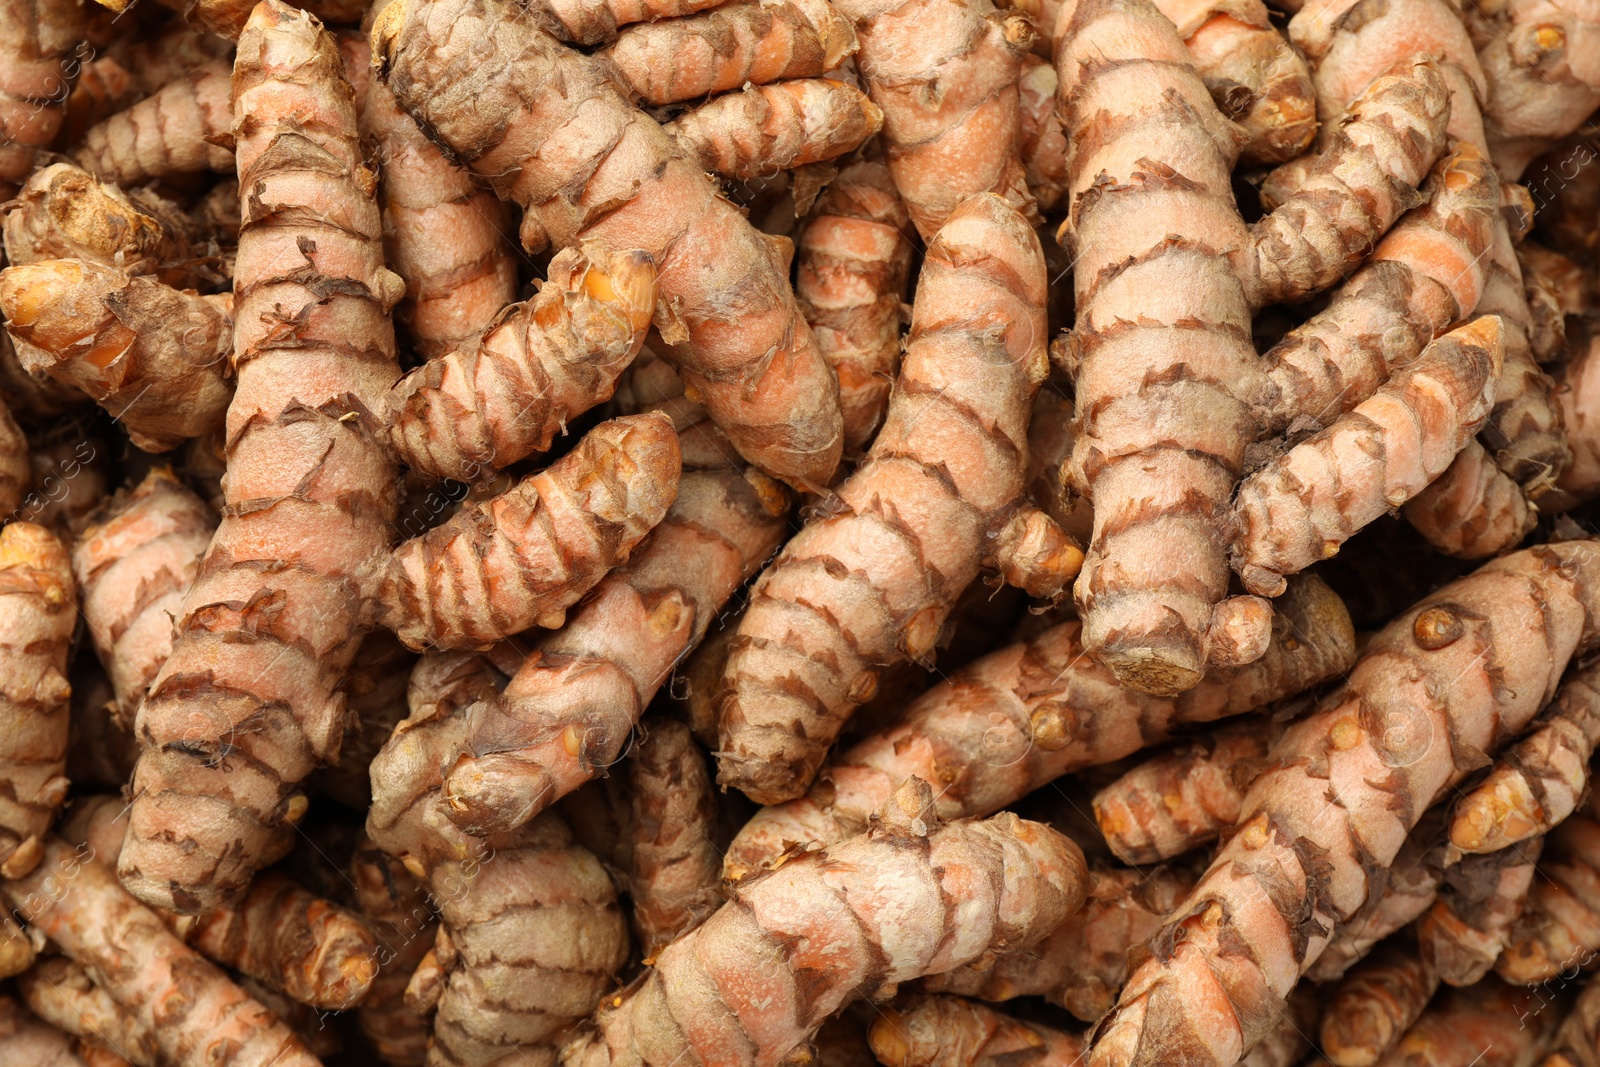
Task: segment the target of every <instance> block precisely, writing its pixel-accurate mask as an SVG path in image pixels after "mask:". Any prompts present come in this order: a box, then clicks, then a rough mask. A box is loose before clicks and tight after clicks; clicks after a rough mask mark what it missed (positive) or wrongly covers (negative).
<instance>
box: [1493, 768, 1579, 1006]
mask: <svg viewBox="0 0 1600 1067" xmlns="http://www.w3.org/2000/svg"><path fill="white" fill-rule="evenodd" d="M1517 847H1524V848H1525V847H1526V846H1525V845H1524V846H1512V848H1513V849H1515V848H1517ZM1596 949H1600V811H1597V809H1596V807H1595V801H1594V799H1593V798H1592V797H1591V799H1590V802H1589V803H1588V804H1586V805H1584V807H1583V809H1582V810H1580V811H1578V812H1575V813H1574V814H1573V815H1571V816H1570V817H1569V818H1567V819H1566V821H1564V822H1563V823H1561V825H1559V826H1557V827H1556V828H1555V829H1554V830H1552V831H1551V832H1550V834H1549V836H1547V837H1546V838H1545V846H1544V853H1543V855H1542V857H1541V859H1540V861H1539V877H1538V878H1537V879H1536V880H1535V881H1534V883H1533V888H1532V889H1530V890H1529V891H1528V899H1527V905H1526V907H1525V908H1524V910H1523V912H1522V915H1521V917H1520V918H1518V919H1517V921H1516V924H1515V925H1514V926H1513V927H1512V929H1511V936H1510V943H1509V944H1508V945H1507V946H1506V949H1505V951H1504V952H1503V953H1502V954H1501V956H1500V959H1499V962H1498V963H1497V964H1496V965H1495V971H1496V973H1498V974H1499V975H1500V977H1501V978H1504V979H1505V980H1506V981H1508V982H1519V983H1522V984H1525V985H1532V984H1534V983H1537V982H1543V981H1545V980H1546V979H1549V978H1552V977H1554V976H1555V975H1558V974H1560V973H1561V972H1562V971H1564V970H1566V969H1567V968H1569V967H1571V966H1586V965H1587V964H1588V963H1589V962H1590V961H1591V960H1592V958H1593V956H1594V953H1595V950H1596Z"/></svg>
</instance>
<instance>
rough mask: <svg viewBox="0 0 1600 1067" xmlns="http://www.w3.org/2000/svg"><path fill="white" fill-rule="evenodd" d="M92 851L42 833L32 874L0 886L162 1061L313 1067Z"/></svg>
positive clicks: (200, 1066) (201, 1066)
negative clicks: (138, 1026) (149, 1036)
mask: <svg viewBox="0 0 1600 1067" xmlns="http://www.w3.org/2000/svg"><path fill="white" fill-rule="evenodd" d="M94 855H95V850H94V849H93V848H92V847H90V846H88V845H87V844H85V845H80V846H78V847H74V846H72V845H69V844H67V843H66V842H65V841H63V840H61V839H60V838H57V837H51V838H49V839H48V841H47V842H46V844H45V846H44V855H43V861H42V862H41V863H40V864H39V866H38V867H37V868H36V869H35V870H34V871H33V873H32V874H30V875H28V876H27V877H25V878H22V879H18V880H15V881H10V882H3V883H0V893H3V894H4V896H5V898H6V900H7V901H8V902H9V903H10V905H11V907H12V908H13V909H15V913H16V914H17V915H18V916H20V917H21V918H23V919H25V920H26V921H27V922H28V923H29V925H31V926H34V927H37V928H38V929H39V930H40V931H41V932H42V933H43V934H44V935H45V936H47V937H48V938H49V939H50V940H51V941H53V942H54V943H55V945H56V947H57V948H58V949H60V951H61V952H62V953H63V954H64V955H66V956H67V957H68V958H70V959H72V960H74V961H75V962H77V963H79V964H81V965H82V966H83V967H84V969H85V970H86V971H87V972H88V974H89V976H90V977H91V978H93V980H94V982H95V984H96V985H98V986H99V987H100V988H101V989H103V990H105V991H106V993H107V994H109V995H110V996H111V997H112V998H113V999H114V1000H116V1001H117V1002H118V1003H119V1004H121V1005H122V1006H123V1008H125V1009H126V1010H127V1011H128V1012H129V1013H130V1014H131V1015H133V1016H134V1017H135V1018H136V1019H138V1020H139V1021H140V1022H141V1023H142V1024H143V1025H144V1026H145V1027H146V1028H147V1029H149V1030H150V1031H152V1032H154V1034H155V1036H156V1044H157V1048H158V1050H159V1052H160V1054H161V1056H162V1057H163V1059H164V1060H165V1061H166V1062H167V1063H169V1064H171V1065H172V1067H207V1065H212V1064H216V1063H228V1064H230V1065H238V1067H269V1065H270V1067H318V1060H317V1059H316V1057H315V1056H313V1055H312V1054H311V1053H310V1052H309V1051H307V1049H306V1048H305V1046H304V1045H303V1044H301V1042H300V1040H299V1039H298V1038H296V1037H295V1036H294V1035H293V1034H292V1033H291V1032H290V1031H289V1029H288V1028H287V1027H286V1026H284V1025H283V1024H282V1023H280V1022H278V1021H277V1019H276V1018H274V1017H273V1016H272V1015H271V1013H269V1012H268V1011H267V1009H266V1008H264V1007H262V1006H261V1004H260V1003H258V1002H257V1001H255V1000H252V999H251V998H250V997H248V996H247V995H246V994H245V993H244V991H243V990H241V989H240V988H239V987H238V986H237V985H235V984H234V983H233V982H232V981H230V980H229V979H228V977H227V975H226V974H224V973H223V971H222V969H221V968H219V967H217V966H216V965H215V964H213V963H210V962H209V961H207V960H206V959H204V958H203V957H201V956H200V955H199V954H197V953H196V952H195V951H194V950H193V949H191V948H189V947H188V946H186V945H184V944H183V942H181V941H179V940H178V938H177V937H175V936H174V935H173V934H172V932H171V931H169V930H168V929H167V928H166V926H165V925H164V924H163V922H162V920H161V918H159V917H158V916H157V913H156V912H154V911H152V910H151V909H149V908H147V907H145V906H144V905H142V904H140V903H139V902H138V901H137V900H135V899H134V898H133V897H132V896H131V895H130V894H129V893H128V892H127V891H126V890H124V889H123V888H122V886H121V885H119V884H118V882H117V876H116V873H115V872H114V871H112V869H111V867H110V866H109V865H108V864H104V863H99V862H96V861H95V859H94Z"/></svg>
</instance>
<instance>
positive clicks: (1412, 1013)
mask: <svg viewBox="0 0 1600 1067" xmlns="http://www.w3.org/2000/svg"><path fill="white" fill-rule="evenodd" d="M1438 988H1439V975H1438V973H1437V972H1436V971H1435V970H1434V969H1433V967H1432V966H1431V965H1430V964H1429V963H1428V961H1427V960H1426V959H1425V958H1424V957H1423V956H1422V954H1421V953H1420V952H1418V951H1417V946H1416V945H1415V944H1414V943H1411V942H1410V941H1409V940H1405V939H1395V940H1389V941H1385V942H1384V943H1383V944H1382V945H1381V946H1380V947H1379V948H1378V950H1377V951H1376V952H1374V953H1373V954H1372V955H1371V956H1368V957H1367V958H1366V959H1364V960H1362V961H1361V962H1360V963H1358V964H1356V965H1355V967H1354V968H1352V969H1351V970H1350V972H1349V973H1348V974H1346V975H1345V976H1344V979H1343V980H1342V981H1341V982H1340V983H1339V985H1338V986H1337V987H1336V988H1335V989H1334V990H1333V991H1332V992H1331V993H1330V994H1329V995H1328V1001H1327V1005H1328V1006H1327V1010H1326V1011H1324V1012H1323V1013H1322V1022H1321V1025H1320V1029H1319V1031H1318V1037H1319V1038H1320V1041H1319V1042H1318V1044H1319V1046H1320V1047H1321V1049H1322V1054H1323V1055H1324V1056H1326V1057H1327V1058H1328V1060H1329V1062H1331V1063H1333V1064H1334V1065H1335V1067H1372V1065H1373V1064H1375V1063H1377V1062H1378V1060H1379V1058H1380V1057H1382V1056H1383V1055H1384V1054H1385V1053H1386V1052H1388V1051H1389V1050H1390V1049H1392V1048H1393V1047H1394V1046H1395V1045H1396V1044H1398V1043H1399V1041H1400V1038H1401V1037H1402V1036H1403V1035H1404V1034H1405V1032H1406V1031H1407V1030H1409V1029H1411V1024H1412V1023H1414V1022H1416V1021H1417V1017H1418V1016H1420V1015H1421V1014H1422V1010H1423V1009H1424V1008H1426V1007H1427V1006H1428V1001H1429V1000H1431V999H1432V998H1433V994H1434V991H1435V990H1437V989H1438Z"/></svg>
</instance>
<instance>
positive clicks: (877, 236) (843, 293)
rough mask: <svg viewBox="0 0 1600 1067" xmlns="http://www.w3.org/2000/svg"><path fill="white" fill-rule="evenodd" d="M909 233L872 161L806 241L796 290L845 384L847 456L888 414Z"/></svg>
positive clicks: (850, 179)
mask: <svg viewBox="0 0 1600 1067" xmlns="http://www.w3.org/2000/svg"><path fill="white" fill-rule="evenodd" d="M1051 103H1052V106H1053V104H1054V95H1053V94H1052V97H1051ZM910 233H911V216H910V215H909V214H908V213H907V212H906V208H905V204H904V203H902V202H901V200H900V194H899V192H898V191H897V190H896V189H895V186H894V180H893V179H892V178H891V177H890V175H889V168H888V167H886V166H884V165H883V164H882V163H872V162H862V163H853V164H851V165H850V166H848V167H845V168H844V169H843V170H841V171H840V172H839V176H838V177H837V178H835V179H834V180H833V182H832V183H830V184H829V186H828V188H827V190H826V191H825V192H823V194H822V195H821V196H820V197H818V198H817V202H816V205H815V206H814V207H813V208H812V209H811V215H810V218H809V219H808V220H807V221H806V224H805V228H804V229H803V230H802V231H801V232H800V247H799V255H798V258H799V268H798V273H797V274H796V278H795V286H794V291H795V295H796V296H797V297H799V299H800V313H801V314H802V315H804V316H805V319H806V321H807V322H808V323H810V324H811V330H812V333H813V334H815V335H816V339H817V349H818V351H820V352H821V353H822V358H823V359H825V360H827V362H828V365H829V366H830V367H832V368H833V370H834V372H835V373H836V374H837V375H838V376H839V406H840V408H841V409H842V410H843V412H844V450H845V454H846V455H848V456H858V455H860V454H861V453H862V452H863V451H864V450H865V449H866V447H867V445H869V444H870V443H871V442H872V437H873V435H874V434H876V433H877V432H878V426H879V425H880V424H881V423H882V422H883V416H884V412H885V411H886V410H887V408H888V406H889V391H890V387H891V385H892V384H893V382H894V378H895V372H896V371H897V370H898V369H899V366H900V324H901V323H902V322H903V321H904V319H905V311H904V307H905V303H904V301H905V297H906V287H907V283H908V281H909V279H910V275H911V256H912V247H911V240H910Z"/></svg>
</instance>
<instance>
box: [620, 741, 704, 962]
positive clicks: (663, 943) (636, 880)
mask: <svg viewBox="0 0 1600 1067" xmlns="http://www.w3.org/2000/svg"><path fill="white" fill-rule="evenodd" d="M628 790H629V801H630V804H631V806H632V814H633V819H632V823H631V832H632V835H633V848H632V850H631V852H630V856H631V859H632V870H631V871H629V874H628V891H629V894H630V895H631V896H632V897H633V928H634V931H635V933H637V934H638V937H639V951H640V952H641V954H643V956H644V958H645V959H646V960H652V959H655V957H656V956H657V955H658V954H660V952H661V950H662V949H664V948H666V947H667V946H668V945H669V944H671V943H672V942H673V941H674V940H676V939H677V938H678V937H679V936H680V935H682V934H684V933H686V932H688V931H689V930H692V929H694V928H695V927H696V926H699V925H700V923H701V922H702V921H704V920H705V919H706V917H707V916H709V915H710V914H711V913H712V912H714V911H716V910H717V908H719V907H720V906H721V905H722V894H721V893H720V892H718V885H719V883H720V882H721V880H722V853H721V852H720V851H719V850H718V849H717V844H716V840H715V831H716V821H717V802H716V794H715V792H714V791H713V789H712V784H711V773H710V771H708V770H707V768H706V760H705V756H704V755H703V754H702V753H701V752H700V749H699V747H698V746H697V745H696V744H695V741H694V737H693V736H692V735H691V734H690V733H689V728H688V727H687V726H685V725H683V724H682V723H680V722H675V721H673V720H671V719H657V720H655V721H653V722H651V723H650V725H649V730H648V732H647V733H646V735H645V738H644V740H643V741H641V742H640V743H639V745H638V747H637V748H636V749H635V750H634V753H633V759H632V761H631V762H630V763H629V765H628Z"/></svg>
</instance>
